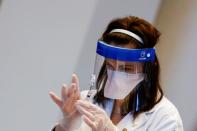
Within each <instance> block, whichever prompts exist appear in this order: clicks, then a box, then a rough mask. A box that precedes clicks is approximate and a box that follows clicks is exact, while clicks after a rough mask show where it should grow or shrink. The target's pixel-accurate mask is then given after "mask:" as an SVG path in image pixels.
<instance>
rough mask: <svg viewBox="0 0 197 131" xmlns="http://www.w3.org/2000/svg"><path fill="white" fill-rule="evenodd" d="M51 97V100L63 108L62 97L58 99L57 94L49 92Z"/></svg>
mask: <svg viewBox="0 0 197 131" xmlns="http://www.w3.org/2000/svg"><path fill="white" fill-rule="evenodd" d="M49 95H50V97H51V99H52V100H53V101H54V102H55V104H56V105H57V106H58V107H59V108H62V105H63V102H62V100H61V99H60V97H58V96H57V95H56V94H55V93H53V92H49Z"/></svg>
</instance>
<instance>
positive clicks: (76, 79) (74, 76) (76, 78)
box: [72, 74, 79, 88]
mask: <svg viewBox="0 0 197 131" xmlns="http://www.w3.org/2000/svg"><path fill="white" fill-rule="evenodd" d="M72 83H75V84H76V86H77V88H79V79H78V77H77V75H76V74H72Z"/></svg>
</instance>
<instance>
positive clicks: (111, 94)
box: [104, 69, 144, 99]
mask: <svg viewBox="0 0 197 131" xmlns="http://www.w3.org/2000/svg"><path fill="white" fill-rule="evenodd" d="M107 75H108V79H107V82H106V84H105V88H104V96H105V97H107V98H111V99H124V98H125V97H126V96H127V95H128V94H129V93H130V92H131V91H132V90H133V89H134V88H135V87H136V86H137V85H138V84H139V83H140V82H141V81H142V80H143V79H144V74H142V73H137V74H129V73H125V72H120V71H113V70H110V69H107Z"/></svg>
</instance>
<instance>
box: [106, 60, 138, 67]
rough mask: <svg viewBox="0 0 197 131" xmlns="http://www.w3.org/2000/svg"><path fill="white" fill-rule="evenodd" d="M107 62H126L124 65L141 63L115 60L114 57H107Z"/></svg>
mask: <svg viewBox="0 0 197 131" xmlns="http://www.w3.org/2000/svg"><path fill="white" fill-rule="evenodd" d="M106 63H107V64H124V65H134V64H135V65H136V64H140V62H128V61H119V60H113V59H109V58H107V59H106Z"/></svg>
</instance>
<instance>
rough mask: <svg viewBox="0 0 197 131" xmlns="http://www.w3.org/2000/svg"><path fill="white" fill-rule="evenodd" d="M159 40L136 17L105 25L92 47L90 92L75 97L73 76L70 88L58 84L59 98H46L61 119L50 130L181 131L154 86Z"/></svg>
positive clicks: (155, 32)
mask: <svg viewBox="0 0 197 131" xmlns="http://www.w3.org/2000/svg"><path fill="white" fill-rule="evenodd" d="M159 36H160V33H159V31H158V30H157V29H156V28H154V27H153V26H152V25H151V24H150V23H148V22H147V21H145V20H143V19H140V18H138V17H133V16H129V17H125V18H119V19H115V20H113V21H112V22H111V23H109V25H108V27H107V29H106V30H105V32H104V33H103V35H102V37H101V38H100V39H99V41H98V43H97V57H96V62H95V63H96V64H95V71H94V74H93V76H92V84H91V88H90V91H83V92H81V93H80V92H79V82H78V78H77V76H76V75H75V74H73V76H72V83H71V85H70V87H68V86H67V85H63V88H62V91H61V92H62V98H59V97H58V96H57V95H55V94H54V93H53V92H51V93H50V96H51V98H52V99H53V101H54V102H55V103H56V104H57V105H58V106H59V108H60V109H61V111H62V112H63V116H64V117H63V119H62V120H61V121H60V122H59V123H58V124H57V125H56V127H55V128H54V129H53V130H54V131H75V130H76V131H88V130H90V131H91V130H92V131H127V130H128V131H132V130H135V131H144V130H147V131H183V125H182V121H181V118H180V115H179V113H178V111H177V109H176V107H175V106H174V105H173V104H172V103H171V102H170V101H169V100H168V99H167V98H166V97H165V96H164V95H163V91H162V89H161V86H160V84H159V62H158V59H157V56H156V54H155V48H154V47H155V45H156V44H157V42H158V39H159ZM94 83H95V84H94ZM93 87H96V90H93V89H92V88H93ZM87 99H88V100H89V101H88V100H87ZM81 118H82V119H81Z"/></svg>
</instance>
